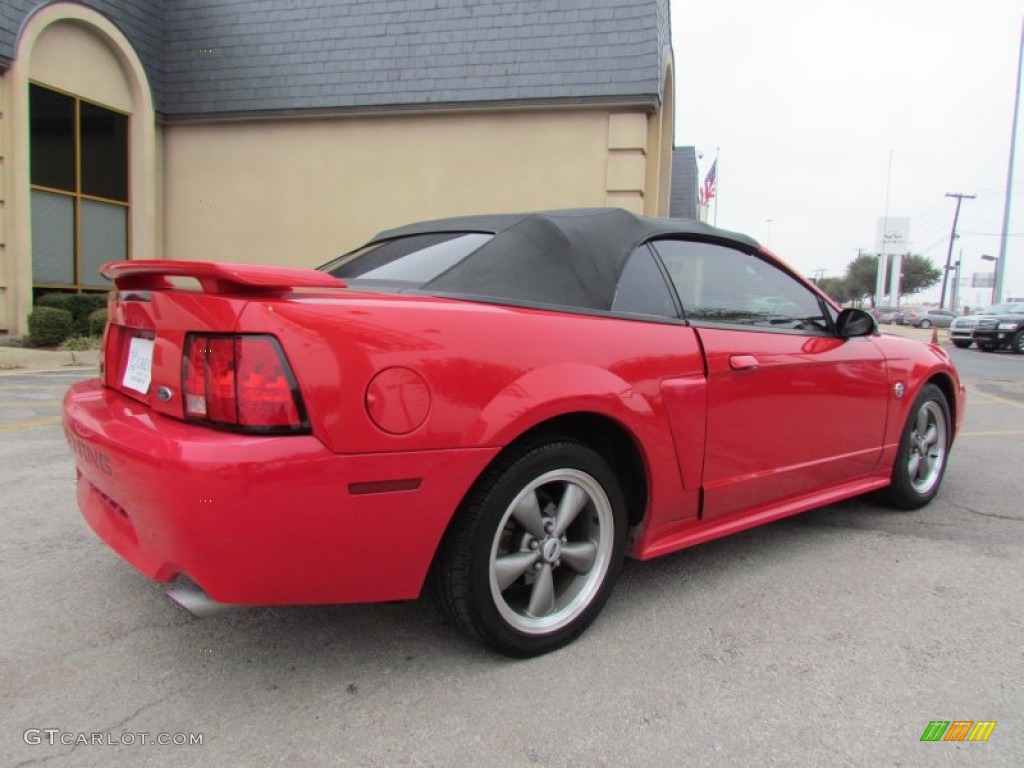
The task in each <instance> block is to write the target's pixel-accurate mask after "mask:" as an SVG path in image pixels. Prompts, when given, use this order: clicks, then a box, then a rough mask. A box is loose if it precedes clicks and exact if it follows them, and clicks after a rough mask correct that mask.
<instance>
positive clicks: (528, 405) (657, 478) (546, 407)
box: [466, 363, 706, 527]
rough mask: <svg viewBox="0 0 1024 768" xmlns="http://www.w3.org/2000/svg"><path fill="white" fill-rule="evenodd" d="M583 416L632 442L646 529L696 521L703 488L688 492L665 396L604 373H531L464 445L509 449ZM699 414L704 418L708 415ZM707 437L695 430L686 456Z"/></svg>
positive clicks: (576, 367)
mask: <svg viewBox="0 0 1024 768" xmlns="http://www.w3.org/2000/svg"><path fill="white" fill-rule="evenodd" d="M579 413H586V414H595V415H598V416H603V417H605V418H607V419H609V420H611V421H613V422H615V423H616V424H618V425H619V426H620V427H622V428H623V429H624V430H625V431H626V432H627V434H629V435H630V437H631V438H632V439H633V442H634V444H635V445H636V448H637V451H638V452H639V454H640V458H641V461H642V462H643V465H644V470H645V473H646V477H647V487H648V493H649V495H648V504H647V509H646V510H645V514H644V518H643V527H647V526H650V525H658V524H660V523H663V522H665V521H667V520H668V519H671V520H679V519H680V518H688V517H696V515H697V514H698V511H699V488H698V487H697V486H695V487H694V488H691V489H689V490H685V489H684V486H683V482H682V476H681V474H680V463H679V461H677V458H676V451H677V446H676V445H675V444H674V442H673V436H672V432H671V430H670V424H669V418H668V414H667V413H666V410H665V406H664V404H663V402H662V399H661V393H660V392H659V393H658V395H657V397H655V398H649V397H647V396H645V395H644V394H643V393H641V392H639V391H638V390H637V389H636V388H634V387H631V386H630V385H629V384H628V383H627V382H626V381H624V380H623V379H621V378H620V377H618V376H616V375H615V374H614V373H613V372H611V371H609V370H607V369H604V368H599V367H597V366H591V365H585V364H582V363H560V364H556V365H549V366H545V367H543V368H538V369H534V370H531V371H529V372H527V373H526V374H524V375H523V376H521V377H519V378H518V379H516V380H515V381H514V382H512V383H511V384H510V385H508V386H507V387H505V389H503V390H502V391H501V392H500V393H499V394H498V395H497V396H496V397H494V398H493V399H492V400H491V401H490V402H489V403H488V404H487V406H486V407H485V408H483V409H482V411H481V412H480V414H479V417H478V418H477V419H476V421H475V422H474V423H473V425H472V426H471V427H470V429H469V430H468V431H467V435H466V444H467V445H479V446H484V445H492V446H507V445H508V444H510V443H512V442H513V441H514V440H516V439H517V438H518V437H520V436H521V435H523V434H525V433H526V432H528V431H529V430H530V429H532V428H534V427H536V426H538V425H541V424H543V423H544V422H546V421H549V420H551V419H555V418H557V417H559V416H565V415H569V414H579ZM700 415H701V417H702V418H706V412H701V414H700ZM703 437H704V433H703V431H695V432H694V433H693V435H692V436H691V437H689V438H687V439H690V440H692V441H694V442H695V443H700V445H694V446H692V448H693V450H692V451H689V452H686V453H687V454H688V455H700V456H703V451H704V446H703ZM698 471H699V469H698Z"/></svg>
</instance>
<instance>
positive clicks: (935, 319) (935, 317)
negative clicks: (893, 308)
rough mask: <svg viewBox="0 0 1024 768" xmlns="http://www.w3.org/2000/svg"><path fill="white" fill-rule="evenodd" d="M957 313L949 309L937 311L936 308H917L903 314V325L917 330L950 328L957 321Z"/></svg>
mask: <svg viewBox="0 0 1024 768" xmlns="http://www.w3.org/2000/svg"><path fill="white" fill-rule="evenodd" d="M956 317H957V314H956V312H951V311H950V310H948V309H935V308H934V307H915V308H914V309H908V310H906V311H905V312H904V313H903V322H902V325H912V326H914V327H915V328H931V327H932V326H935V327H936V328H949V326H950V324H951V323H952V322H953V320H954V319H956Z"/></svg>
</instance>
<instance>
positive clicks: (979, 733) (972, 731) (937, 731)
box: [921, 720, 996, 741]
mask: <svg viewBox="0 0 1024 768" xmlns="http://www.w3.org/2000/svg"><path fill="white" fill-rule="evenodd" d="M995 728H996V721H995V720H977V721H975V720H953V721H952V722H950V721H949V720H932V721H931V722H930V723H928V727H927V728H925V729H924V733H922V734H921V741H988V737H989V736H991V735H992V731H994V730H995Z"/></svg>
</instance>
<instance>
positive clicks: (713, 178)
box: [700, 157, 718, 205]
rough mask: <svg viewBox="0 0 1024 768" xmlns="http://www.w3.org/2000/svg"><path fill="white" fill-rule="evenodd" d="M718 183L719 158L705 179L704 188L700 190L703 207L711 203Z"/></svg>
mask: <svg viewBox="0 0 1024 768" xmlns="http://www.w3.org/2000/svg"><path fill="white" fill-rule="evenodd" d="M717 181H718V158H717V157H716V158H715V162H713V163H712V164H711V168H710V169H709V170H708V175H707V176H705V177H704V186H703V187H701V189H700V201H701V203H702V204H703V205H707V204H708V203H710V202H711V198H713V197H714V196H715V183H716V182H717Z"/></svg>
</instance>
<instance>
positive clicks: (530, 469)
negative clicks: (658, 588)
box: [431, 440, 626, 656]
mask: <svg viewBox="0 0 1024 768" xmlns="http://www.w3.org/2000/svg"><path fill="white" fill-rule="evenodd" d="M625 528H626V524H625V502H624V500H623V497H622V492H621V490H620V488H619V483H618V481H617V480H616V477H615V474H614V473H613V471H612V470H611V468H610V467H609V466H608V464H607V462H605V460H604V459H603V458H602V457H601V456H600V455H599V454H597V453H596V452H594V451H593V450H591V449H590V448H589V447H587V446H585V445H582V444H580V443H576V442H572V441H568V440H558V441H551V442H546V443H541V444H539V445H537V444H535V445H531V446H526V447H524V448H522V449H518V450H516V449H513V450H512V451H510V452H509V454H508V455H507V456H505V457H503V458H502V459H501V460H499V461H498V462H497V463H496V465H495V466H494V467H492V468H491V469H490V470H488V471H487V472H486V473H484V475H483V476H482V477H481V479H480V481H478V482H477V484H476V486H475V487H474V489H473V491H471V492H470V495H469V497H468V498H467V500H466V502H465V503H464V504H463V505H462V508H461V509H460V510H459V512H458V514H457V516H456V519H455V520H454V521H453V523H452V526H451V528H450V529H449V531H448V532H447V534H446V535H445V540H444V541H443V542H442V545H441V550H440V552H439V555H438V558H437V560H436V562H435V565H434V569H433V572H432V574H431V589H432V592H433V594H434V596H435V599H436V600H437V602H438V603H439V604H440V606H441V607H442V609H443V610H444V611H445V612H446V613H447V614H448V615H449V617H450V618H451V619H452V620H453V621H454V622H455V623H456V624H458V625H459V626H461V627H462V628H463V629H464V630H466V631H467V632H468V633H469V634H471V635H473V636H475V637H477V638H479V639H481V640H483V641H484V642H485V643H487V644H488V645H490V646H491V647H493V648H495V649H496V650H498V651H500V652H502V653H506V654H508V655H511V656H535V655H538V654H541V653H546V652H548V651H551V650H554V649H555V648H558V647H560V646H562V645H565V644H566V643H568V642H569V641H571V640H572V639H574V638H575V637H576V636H577V635H579V634H580V633H581V632H582V631H583V630H584V629H585V628H586V627H587V625H588V624H589V623H590V622H591V621H593V619H594V618H595V617H596V616H597V614H598V612H599V611H600V610H601V608H602V606H603V605H604V602H605V600H607V598H608V594H609V593H610V591H611V587H612V583H613V582H614V580H615V577H616V576H617V574H618V571H619V568H620V566H621V562H622V557H623V551H624V548H625Z"/></svg>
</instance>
